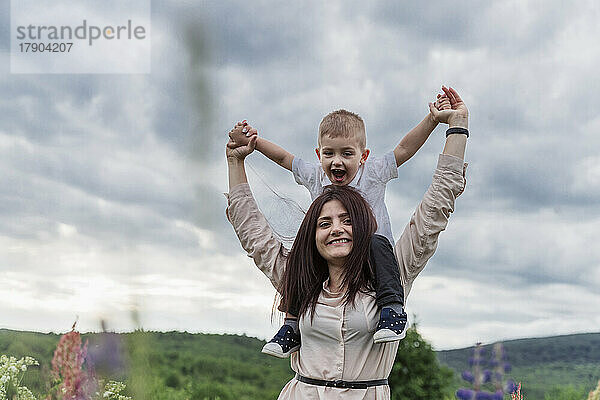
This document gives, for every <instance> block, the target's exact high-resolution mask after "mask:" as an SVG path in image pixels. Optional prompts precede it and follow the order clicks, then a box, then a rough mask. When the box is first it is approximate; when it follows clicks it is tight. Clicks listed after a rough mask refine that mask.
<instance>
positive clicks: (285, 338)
mask: <svg viewBox="0 0 600 400" xmlns="http://www.w3.org/2000/svg"><path fill="white" fill-rule="evenodd" d="M299 348H300V334H299V333H296V332H294V328H292V327H291V326H289V325H283V326H282V327H281V328H280V329H279V332H277V334H276V335H275V337H273V339H271V340H269V342H268V343H267V344H265V345H264V347H263V348H262V352H263V353H265V354H268V355H270V356H273V357H278V358H287V357H289V355H290V354H292V353H293V352H295V351H298V349H299Z"/></svg>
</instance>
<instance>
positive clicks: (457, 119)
mask: <svg viewBox="0 0 600 400" xmlns="http://www.w3.org/2000/svg"><path fill="white" fill-rule="evenodd" d="M442 90H443V91H444V94H445V95H446V96H447V97H448V100H449V101H450V107H451V109H449V110H446V109H444V110H438V109H437V108H436V107H435V105H434V104H433V103H429V112H430V113H431V118H433V120H434V121H437V122H442V123H445V124H448V125H449V126H450V127H453V126H460V127H463V128H468V124H469V110H468V109H467V106H466V104H465V103H464V102H463V101H462V99H461V98H460V96H459V95H458V93H457V92H456V90H454V89H453V88H447V87H446V86H442Z"/></svg>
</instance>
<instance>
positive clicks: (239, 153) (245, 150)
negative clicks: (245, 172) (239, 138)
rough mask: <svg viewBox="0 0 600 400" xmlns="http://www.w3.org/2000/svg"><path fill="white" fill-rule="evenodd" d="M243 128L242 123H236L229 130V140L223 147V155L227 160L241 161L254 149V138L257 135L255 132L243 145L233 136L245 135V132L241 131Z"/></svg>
mask: <svg viewBox="0 0 600 400" xmlns="http://www.w3.org/2000/svg"><path fill="white" fill-rule="evenodd" d="M243 129H244V125H241V124H239V123H238V124H237V125H236V126H235V127H234V128H233V129H232V130H231V131H229V141H228V142H227V146H226V148H225V155H227V160H237V161H241V160H243V159H244V158H246V156H247V155H248V154H250V153H252V152H253V151H254V148H255V147H256V138H257V137H258V136H257V135H256V134H254V135H252V136H251V137H250V139H249V140H248V143H247V144H245V145H241V144H240V143H237V142H236V141H235V140H234V139H233V138H232V136H233V137H235V136H236V135H243V136H246V134H245V133H243V132H242V130H243Z"/></svg>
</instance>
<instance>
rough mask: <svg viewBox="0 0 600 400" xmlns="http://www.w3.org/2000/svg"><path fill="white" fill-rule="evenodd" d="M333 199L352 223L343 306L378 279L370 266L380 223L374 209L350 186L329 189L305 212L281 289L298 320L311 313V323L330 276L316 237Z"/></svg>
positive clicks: (343, 284)
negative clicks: (376, 218) (372, 244)
mask: <svg viewBox="0 0 600 400" xmlns="http://www.w3.org/2000/svg"><path fill="white" fill-rule="evenodd" d="M331 200H339V202H340V203H342V204H343V205H344V207H345V208H346V210H347V211H348V214H349V216H350V221H351V223H352V250H351V251H350V254H349V255H348V258H347V260H346V263H345V264H344V268H343V275H342V287H343V288H345V290H346V293H345V295H344V303H345V304H354V300H355V297H356V294H357V293H358V292H359V291H372V290H373V285H374V280H375V274H374V271H373V266H371V265H370V263H369V248H370V244H371V238H372V236H373V234H374V233H375V231H376V230H377V221H376V220H375V216H374V215H373V212H372V211H371V207H370V206H369V204H368V203H367V202H366V200H365V199H364V198H363V197H362V196H361V195H360V194H359V193H358V192H357V191H356V190H355V189H353V188H351V187H348V186H335V185H329V186H326V187H325V188H324V190H323V193H322V194H321V195H320V196H319V197H317V198H316V199H315V201H313V203H312V204H311V206H310V208H309V209H308V211H307V212H306V215H305V217H304V220H303V221H302V224H301V225H300V229H299V230H298V234H297V235H296V239H295V240H294V244H293V246H292V249H291V250H290V253H289V255H288V259H287V264H286V268H285V271H284V273H283V279H282V280H281V284H280V287H279V293H281V296H282V298H283V299H282V305H283V307H285V305H288V306H289V305H293V304H295V305H296V306H297V308H298V310H299V315H298V317H300V316H302V315H304V314H305V313H306V312H307V311H310V314H311V320H312V318H313V317H314V311H315V307H316V305H317V300H318V298H319V294H320V293H321V290H322V289H323V282H324V281H325V280H326V279H327V278H328V277H329V268H328V267H327V261H325V259H324V258H323V257H321V255H320V254H319V251H318V250H317V245H316V242H315V234H316V229H317V219H318V218H319V215H320V214H321V209H322V208H323V205H324V204H325V203H327V202H329V201H331ZM289 308H290V307H287V309H289Z"/></svg>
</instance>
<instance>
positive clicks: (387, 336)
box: [373, 329, 406, 344]
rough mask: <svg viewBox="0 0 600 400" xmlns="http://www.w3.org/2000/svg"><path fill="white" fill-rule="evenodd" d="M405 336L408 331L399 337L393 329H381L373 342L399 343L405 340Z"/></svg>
mask: <svg viewBox="0 0 600 400" xmlns="http://www.w3.org/2000/svg"><path fill="white" fill-rule="evenodd" d="M405 336H406V330H405V331H404V332H402V333H401V334H399V335H398V334H396V332H394V331H393V330H391V329H380V330H378V331H377V332H375V334H374V335H373V342H374V343H377V344H379V343H391V342H397V341H399V340H402V339H404V337H405Z"/></svg>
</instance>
